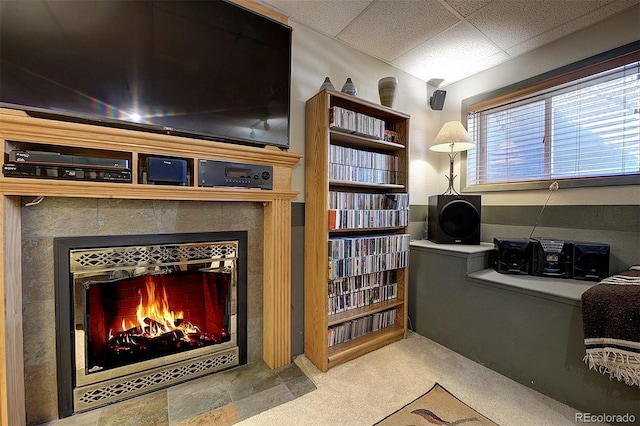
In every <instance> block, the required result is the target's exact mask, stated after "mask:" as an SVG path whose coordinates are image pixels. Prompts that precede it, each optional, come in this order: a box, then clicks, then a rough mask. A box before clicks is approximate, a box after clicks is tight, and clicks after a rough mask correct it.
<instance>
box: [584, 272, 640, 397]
mask: <svg viewBox="0 0 640 426" xmlns="http://www.w3.org/2000/svg"><path fill="white" fill-rule="evenodd" d="M582 323H583V327H584V344H585V349H586V355H585V357H584V361H585V363H587V365H588V366H589V369H595V370H598V371H599V372H600V373H602V374H609V376H610V377H612V378H613V377H615V378H616V379H618V380H620V381H624V382H625V383H626V384H628V385H630V386H640V266H633V267H632V268H631V269H629V270H628V271H625V272H621V273H620V274H616V275H612V276H611V277H608V278H605V279H604V280H602V281H601V282H600V283H599V284H597V285H595V286H593V287H591V288H590V289H589V290H587V291H585V292H584V293H583V294H582Z"/></svg>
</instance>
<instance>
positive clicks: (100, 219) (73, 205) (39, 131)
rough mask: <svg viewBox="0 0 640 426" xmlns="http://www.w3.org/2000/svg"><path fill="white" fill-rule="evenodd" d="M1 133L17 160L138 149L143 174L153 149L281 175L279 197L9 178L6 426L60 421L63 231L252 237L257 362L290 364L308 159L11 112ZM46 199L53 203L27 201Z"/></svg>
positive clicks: (1, 115)
mask: <svg viewBox="0 0 640 426" xmlns="http://www.w3.org/2000/svg"><path fill="white" fill-rule="evenodd" d="M0 138H2V140H3V141H4V149H5V153H6V152H7V149H11V142H10V141H30V142H32V141H37V142H38V143H39V144H40V146H43V145H47V144H48V145H51V146H55V147H60V146H64V147H68V148H69V149H78V150H85V151H86V150H96V152H97V151H101V152H103V151H105V150H110V151H118V152H121V153H127V154H128V155H131V158H132V166H133V169H136V167H137V163H138V161H137V159H138V156H140V155H141V154H142V155H145V154H153V155H164V156H179V157H187V158H192V159H194V160H195V159H197V158H211V159H220V160H223V161H234V162H245V163H256V164H267V165H271V166H273V170H274V188H273V190H272V191H260V190H247V189H232V188H199V187H196V186H190V187H189V186H188V187H167V186H153V185H144V184H142V183H138V181H137V179H136V178H134V181H133V183H131V184H123V183H103V182H79V181H58V180H48V179H25V178H4V177H3V176H1V177H0V190H1V191H0V192H2V203H0V218H1V220H2V226H1V227H0V232H1V235H2V246H1V247H2V249H1V250H0V253H1V254H2V256H0V259H1V260H0V276H2V282H1V283H0V301H1V302H2V303H0V306H1V308H0V424H11V425H14V424H15V425H20V424H26V423H27V421H28V422H29V423H31V424H33V423H36V422H41V421H45V420H51V419H53V418H56V417H57V398H56V393H57V391H56V378H55V332H54V331H53V330H52V329H51V328H52V327H53V325H54V305H55V303H54V302H53V299H54V297H53V266H52V265H53V247H52V244H53V238H54V237H57V236H78V235H111V234H134V233H135V234H144V233H149V234H154V233H172V232H205V231H226V230H248V231H249V259H248V287H249V288H248V294H249V297H248V299H249V300H248V312H247V315H248V321H249V323H248V325H249V327H248V328H249V334H248V361H249V362H252V361H255V360H259V359H260V358H262V359H264V361H265V362H266V364H267V365H268V366H269V367H271V368H278V367H280V366H283V365H286V364H289V363H290V361H291V342H290V332H291V326H290V321H291V316H290V315H291V312H290V297H291V296H290V286H291V223H290V222H291V220H290V218H291V200H292V199H293V198H295V196H296V195H297V194H296V193H295V192H292V191H291V169H292V168H293V167H294V166H295V165H296V164H297V163H298V161H299V160H300V158H301V155H299V154H295V153H289V152H286V151H280V150H276V149H270V148H258V147H248V146H239V145H231V144H223V143H216V142H209V141H200V140H192V139H186V138H180V137H170V136H165V135H156V134H146V133H141V132H135V131H131V130H122V129H112V128H103V127H96V126H90V125H86V124H75V123H65V122H57V121H53V120H44V119H36V118H30V117H27V116H26V115H24V114H23V113H20V112H15V111H10V110H0ZM5 158H6V154H5ZM193 164H194V165H195V166H194V167H197V161H193ZM196 172H197V170H194V174H195V175H196V176H197V173H196ZM36 196H44V201H42V202H41V203H40V204H38V205H35V206H33V207H25V206H24V205H25V203H27V202H29V201H31V200H33V197H36ZM252 294H253V295H255V296H257V297H252ZM46 318H49V321H46V322H45V323H43V319H46ZM260 324H261V325H262V327H260ZM256 330H257V331H256ZM23 335H24V342H23ZM25 393H26V395H27V399H28V403H26V402H25ZM27 413H28V414H27Z"/></svg>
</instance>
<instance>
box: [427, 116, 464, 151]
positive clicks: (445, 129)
mask: <svg viewBox="0 0 640 426" xmlns="http://www.w3.org/2000/svg"><path fill="white" fill-rule="evenodd" d="M473 147H475V145H474V144H473V143H472V142H471V138H470V137H469V133H467V131H466V129H465V128H464V126H463V125H462V123H460V122H459V121H448V122H446V123H444V126H442V129H440V131H439V132H438V135H437V136H436V138H435V140H434V141H433V146H431V147H430V148H429V149H430V150H431V151H436V152H460V151H466V150H468V149H471V148H473Z"/></svg>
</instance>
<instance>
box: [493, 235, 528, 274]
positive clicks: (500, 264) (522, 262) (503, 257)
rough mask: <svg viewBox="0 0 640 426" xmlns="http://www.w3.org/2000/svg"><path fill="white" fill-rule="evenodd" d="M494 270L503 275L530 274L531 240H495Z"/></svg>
mask: <svg viewBox="0 0 640 426" xmlns="http://www.w3.org/2000/svg"><path fill="white" fill-rule="evenodd" d="M493 250H494V251H493V269H495V270H496V271H497V272H499V273H501V274H518V275H527V274H529V269H530V268H529V264H530V261H531V245H530V240H525V239H504V238H494V239H493Z"/></svg>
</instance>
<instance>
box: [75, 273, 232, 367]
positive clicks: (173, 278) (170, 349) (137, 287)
mask: <svg viewBox="0 0 640 426" xmlns="http://www.w3.org/2000/svg"><path fill="white" fill-rule="evenodd" d="M229 282H230V280H229V274H227V273H216V272H206V273H205V272H195V273H193V272H187V273H180V272H176V273H173V274H170V275H145V276H142V277H135V278H129V279H124V280H121V281H116V282H113V281H110V280H108V281H94V282H91V283H90V285H88V284H87V283H85V285H86V286H87V302H88V303H87V304H86V309H85V311H86V323H87V324H88V334H87V340H88V342H87V361H88V365H87V367H88V371H89V372H90V373H91V372H95V371H102V370H104V369H108V368H113V367H119V366H122V365H127V364H132V363H135V362H139V361H144V360H147V359H151V358H156V357H161V356H165V355H169V354H172V353H177V352H183V351H187V350H190V349H194V348H200V347H203V346H208V345H214V344H219V343H223V342H228V341H229V340H230V339H231V336H230V335H229V333H228V324H227V323H228V318H227V315H226V314H225V305H226V304H227V297H228V295H229ZM136 303H137V305H136ZM174 306H175V307H179V308H181V309H180V310H174V309H173V307H174Z"/></svg>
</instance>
